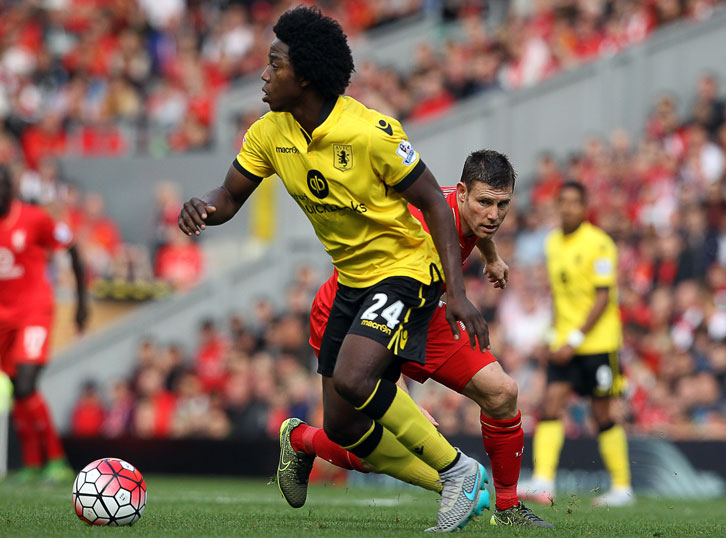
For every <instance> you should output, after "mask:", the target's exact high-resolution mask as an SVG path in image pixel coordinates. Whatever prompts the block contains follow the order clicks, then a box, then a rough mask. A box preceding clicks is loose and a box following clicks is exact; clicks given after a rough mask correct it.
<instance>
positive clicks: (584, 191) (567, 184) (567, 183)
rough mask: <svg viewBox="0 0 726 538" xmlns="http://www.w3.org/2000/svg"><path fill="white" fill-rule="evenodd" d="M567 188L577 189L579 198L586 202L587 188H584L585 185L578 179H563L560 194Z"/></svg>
mask: <svg viewBox="0 0 726 538" xmlns="http://www.w3.org/2000/svg"><path fill="white" fill-rule="evenodd" d="M567 189H572V190H575V191H577V192H578V193H579V194H580V200H582V203H583V204H584V203H585V202H587V189H586V188H585V185H583V184H582V183H580V182H579V181H575V180H573V179H570V180H568V181H565V182H564V183H563V184H562V187H560V194H562V193H563V192H564V191H565V190H567Z"/></svg>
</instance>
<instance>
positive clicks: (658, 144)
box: [73, 74, 726, 439]
mask: <svg viewBox="0 0 726 538" xmlns="http://www.w3.org/2000/svg"><path fill="white" fill-rule="evenodd" d="M725 115H726V99H724V93H723V92H722V91H720V89H719V85H718V80H717V79H716V77H715V76H713V75H711V74H704V75H703V76H702V77H701V78H700V80H699V81H698V83H697V87H696V88H695V91H694V99H693V101H692V102H688V103H679V102H677V100H676V99H675V98H674V97H672V96H670V95H663V96H661V97H660V98H658V99H657V101H656V102H655V103H654V106H653V109H652V111H650V113H649V114H648V117H647V118H646V119H645V123H644V126H643V131H642V133H641V135H640V137H639V138H638V139H635V140H634V139H631V137H630V136H628V135H627V134H626V133H625V132H622V131H616V132H614V133H612V134H611V135H610V136H609V137H608V138H598V137H593V138H591V139H589V140H587V141H586V142H585V144H584V146H583V147H582V148H581V149H580V150H579V151H577V152H574V153H572V154H570V155H567V156H557V155H553V154H545V155H542V157H541V159H540V162H539V165H538V169H537V174H536V178H534V180H533V182H532V189H531V190H530V191H529V193H528V194H529V196H527V194H525V193H521V192H519V193H518V194H517V195H516V196H515V201H516V202H517V204H516V205H517V207H515V208H513V209H512V210H511V211H510V214H509V216H508V217H507V219H506V221H505V222H504V224H503V226H502V227H501V229H500V231H499V232H498V234H497V236H496V241H497V245H498V248H499V252H500V254H501V255H502V257H503V258H504V259H505V260H507V261H508V263H509V265H510V269H511V279H510V284H509V285H508V286H507V288H506V289H505V290H503V291H502V290H496V289H494V288H493V287H492V286H491V285H490V284H489V283H488V282H487V281H486V280H485V279H483V278H482V276H481V270H482V266H481V263H480V262H479V261H478V259H476V257H474V258H473V259H470V260H469V262H468V264H467V267H466V269H465V274H466V279H467V289H468V294H469V296H470V298H472V300H474V301H475V303H476V304H477V305H478V306H479V307H480V309H481V311H482V312H483V313H484V316H485V318H486V319H487V320H488V321H489V328H490V334H491V339H492V349H493V351H494V353H495V354H496V355H497V356H498V357H499V359H500V361H501V363H502V365H503V367H504V368H505V369H506V370H507V371H508V372H509V373H510V374H511V375H513V376H514V377H515V379H516V380H517V382H518V384H519V405H520V407H521V409H522V413H523V416H524V417H525V420H524V423H525V429H526V430H527V431H531V430H532V428H533V426H534V424H535V421H536V420H537V413H538V407H539V403H540V400H541V398H542V396H543V390H544V385H545V377H544V364H545V361H546V359H547V350H546V346H545V345H544V343H543V342H544V341H545V339H546V333H547V331H548V328H549V327H550V324H551V307H550V298H549V290H548V284H547V276H546V271H545V268H544V240H545V237H546V235H547V234H548V232H549V231H550V230H552V229H553V228H554V227H556V226H557V225H558V221H557V218H558V217H557V209H556V198H557V194H558V190H559V186H560V185H561V184H562V182H563V181H565V180H570V179H575V180H578V181H580V182H582V183H583V184H584V185H585V186H586V187H587V189H588V192H589V198H588V199H589V213H590V214H589V218H590V220H592V221H593V222H595V223H597V224H598V225H599V226H601V227H602V228H604V229H605V230H606V231H607V232H608V233H609V234H611V235H612V237H613V238H614V239H615V241H616V243H617V245H618V252H619V282H620V303H621V312H622V318H623V322H624V345H623V348H622V353H621V362H622V364H623V367H624V370H625V373H626V376H627V380H628V384H627V392H626V396H625V398H623V400H622V401H621V402H619V403H618V416H619V418H620V419H621V420H622V421H623V422H624V423H625V424H626V427H627V428H628V429H629V431H630V432H631V433H636V434H642V435H653V436H656V435H657V436H664V437H667V438H671V439H693V438H699V439H704V438H705V439H713V438H720V439H723V438H726V124H725V123H724V117H725ZM521 183H525V184H526V182H524V181H522V182H521ZM520 191H521V188H520ZM527 198H529V199H527ZM327 277H328V275H319V274H316V273H315V272H314V271H313V270H311V269H310V268H307V267H302V268H299V269H298V271H297V273H296V274H295V275H294V277H293V279H292V283H291V284H290V286H289V288H288V291H287V295H286V303H285V305H284V306H283V307H282V308H280V309H275V308H273V306H272V303H271V302H270V301H269V300H266V299H264V298H260V299H259V300H258V301H257V302H256V303H255V305H254V307H253V308H252V309H251V311H249V312H241V313H235V314H231V315H229V316H226V317H225V318H221V319H216V320H211V319H208V320H203V321H201V322H200V328H199V335H198V338H197V346H196V348H195V349H184V348H182V347H181V346H179V345H177V344H174V343H170V342H155V341H153V340H149V339H145V340H143V341H142V342H141V343H140V345H139V349H138V360H137V366H136V369H135V371H134V373H133V374H132V375H131V376H130V377H129V378H127V379H123V380H119V381H118V382H117V383H116V384H114V385H113V387H112V389H111V392H110V393H108V392H107V391H106V388H105V387H98V386H95V385H93V384H89V385H88V386H87V387H86V388H85V390H84V392H83V394H82V395H81V396H80V398H79V400H78V405H77V407H76V409H75V411H74V415H73V431H74V433H75V434H77V435H89V436H94V435H105V436H111V437H113V436H119V435H136V436H140V437H168V436H171V437H185V436H197V437H213V438H225V437H230V436H232V437H235V436H236V437H255V436H259V435H269V436H272V437H274V436H276V435H277V432H278V428H279V425H280V423H281V422H282V420H284V419H285V418H286V417H288V416H298V417H300V418H302V419H305V420H307V421H309V422H311V423H313V424H316V425H320V424H321V402H320V380H319V376H317V374H315V367H316V360H315V357H314V355H313V353H312V350H311V349H310V347H309V346H308V343H307V339H308V316H309V308H310V304H311V302H312V297H313V295H314V293H315V292H316V290H317V287H318V285H319V284H320V283H321V282H322V281H323V280H324V279H326V278H327ZM410 388H411V392H412V394H413V395H414V398H415V399H416V400H417V401H418V402H419V403H420V404H421V405H422V406H424V407H425V408H427V409H428V410H430V412H431V413H432V414H433V416H434V417H435V418H436V419H437V420H438V422H439V423H440V429H441V430H442V432H444V433H445V434H451V433H472V434H478V433H479V430H480V425H479V412H478V411H477V408H476V406H475V405H474V404H473V403H471V402H470V401H468V400H466V399H465V398H463V397H461V396H459V395H457V394H455V393H453V392H452V391H450V390H448V389H445V388H443V387H441V386H438V385H436V384H434V383H432V382H427V383H426V384H424V385H418V384H416V383H414V382H411V383H410ZM583 405H584V403H583V402H582V401H580V400H577V399H573V402H572V406H571V408H570V411H569V412H568V416H567V419H566V428H567V433H568V435H569V436H571V437H577V436H580V435H590V434H593V433H596V432H595V431H594V426H593V424H592V423H590V422H588V420H589V419H588V418H586V417H588V416H589V413H585V412H584V408H583Z"/></svg>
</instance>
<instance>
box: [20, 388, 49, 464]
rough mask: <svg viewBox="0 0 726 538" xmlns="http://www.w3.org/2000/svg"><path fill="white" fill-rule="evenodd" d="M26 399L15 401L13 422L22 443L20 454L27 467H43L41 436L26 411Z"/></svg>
mask: <svg viewBox="0 0 726 538" xmlns="http://www.w3.org/2000/svg"><path fill="white" fill-rule="evenodd" d="M24 400H25V399H24V398H23V399H20V400H15V404H14V405H13V422H14V423H15V431H16V432H17V434H18V440H19V441H20V454H21V455H22V458H23V464H24V465H25V466H26V467H40V466H41V465H43V451H42V447H41V441H40V436H39V435H38V432H36V431H35V428H34V427H33V419H32V417H31V416H30V415H28V413H27V412H26V410H25V407H26V406H25V401H24Z"/></svg>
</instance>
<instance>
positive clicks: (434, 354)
mask: <svg viewBox="0 0 726 538" xmlns="http://www.w3.org/2000/svg"><path fill="white" fill-rule="evenodd" d="M514 182H515V173H514V170H513V169H512V166H511V164H510V163H509V160H508V159H507V157H506V156H504V155H502V154H501V153H498V152H496V151H492V150H481V151H476V152H474V153H472V154H471V155H469V157H468V158H467V159H466V162H465V163H464V170H463V172H462V177H461V181H460V182H459V183H458V184H457V186H456V187H444V188H443V189H442V191H443V192H444V195H445V196H446V200H447V202H448V203H449V205H450V206H451V211H452V214H453V217H454V221H455V223H456V228H457V230H458V232H459V245H460V246H461V260H462V262H463V261H464V260H466V259H467V258H468V257H469V255H470V254H471V252H472V251H473V250H474V247H477V248H478V249H479V250H480V252H481V254H482V256H483V258H484V260H485V262H486V268H485V273H486V274H487V276H488V278H489V280H490V282H492V283H493V284H494V286H495V287H498V288H504V287H505V286H506V283H507V279H508V272H509V269H508V267H507V265H506V264H505V263H504V262H503V261H502V260H501V258H500V257H499V255H498V254H497V250H496V246H495V244H494V240H493V238H494V234H495V233H496V232H497V230H498V229H499V226H500V225H501V224H502V221H503V220H504V218H505V217H506V215H507V211H508V210H509V205H510V202H511V199H512V194H513V191H514ZM409 209H410V210H411V213H412V214H413V215H414V216H415V217H416V218H417V219H418V220H420V221H421V223H422V224H423V227H424V229H425V230H426V231H428V228H427V227H426V222H425V220H424V218H423V215H422V214H421V212H420V211H419V210H418V209H416V208H415V207H412V206H409ZM337 287H338V283H337V274H333V276H332V277H331V278H330V279H328V281H327V282H325V283H324V284H323V285H322V286H321V288H320V290H319V291H318V293H317V295H316V296H315V299H314V301H313V306H312V310H311V314H310V344H311V346H312V347H313V348H314V349H315V352H316V354H317V353H318V352H319V351H320V343H321V341H322V337H323V333H324V332H325V328H326V325H327V321H328V315H329V314H330V309H331V307H332V304H333V300H334V299H335V294H336V291H337ZM364 317H365V315H364ZM462 329H463V330H464V331H465V328H464V327H462ZM401 372H402V373H403V374H404V375H405V376H407V377H409V378H411V379H414V380H416V381H418V382H420V383H423V382H424V381H426V380H427V379H429V378H430V379H433V380H435V381H437V382H439V383H441V384H443V385H445V386H447V387H449V388H450V389H452V390H454V391H456V392H458V393H459V394H463V395H465V396H467V397H468V398H470V399H472V400H473V401H475V402H476V403H477V404H478V405H479V406H480V408H481V417H480V419H481V427H482V439H483V441H484V448H485V450H486V452H487V454H488V455H489V459H490V461H491V464H492V475H493V479H494V488H495V491H496V512H495V513H494V515H493V516H492V519H491V523H492V524H493V525H529V526H537V527H552V525H551V524H550V523H547V522H546V521H544V520H542V519H541V518H540V517H538V516H536V515H535V514H534V513H532V511H531V510H529V509H528V508H526V507H525V506H524V505H523V504H522V503H521V502H520V501H519V498H518V497H517V482H518V481H519V471H520V466H521V458H522V451H523V448H524V434H523V433H522V421H521V413H520V412H519V410H518V409H517V385H516V382H515V381H514V380H513V379H512V378H511V377H510V376H509V375H507V374H506V373H505V372H504V370H503V369H502V367H501V366H500V364H499V363H498V362H497V359H496V358H495V357H494V355H492V353H491V352H490V351H489V350H486V351H484V352H482V351H480V350H479V349H472V348H471V347H470V346H469V345H467V343H466V338H461V339H460V340H458V341H457V340H454V338H453V335H452V333H451V329H450V328H449V324H448V322H447V321H446V304H445V303H444V302H441V303H440V304H439V307H438V308H437V309H436V312H435V313H434V315H433V318H432V319H431V323H430V324H429V330H428V340H427V343H426V363H425V364H423V365H422V364H414V363H408V362H407V363H404V364H403V366H402V369H401ZM285 430H287V432H286V433H285ZM281 431H282V432H283V433H285V435H281V438H280V440H281V443H285V442H289V443H290V444H291V445H292V449H293V450H294V451H295V453H296V456H297V458H296V460H297V461H296V463H297V464H299V466H300V468H301V473H300V484H299V485H304V484H307V478H308V475H309V472H310V469H311V468H312V462H313V460H314V458H315V457H316V456H319V457H322V458H324V459H327V460H328V461H330V462H331V463H334V464H335V465H338V466H340V467H343V468H346V469H352V470H357V471H361V472H365V471H366V470H369V469H370V466H368V465H366V464H365V463H361V461H360V460H359V459H358V458H357V457H356V456H355V455H354V454H352V453H350V452H347V451H346V450H344V449H343V448H341V447H340V446H338V445H337V444H335V443H333V442H332V441H330V440H329V439H328V438H327V436H326V435H325V432H324V431H323V430H322V429H319V428H314V427H312V426H309V425H307V424H305V423H304V422H302V421H300V420H299V419H288V426H287V428H283V430H281ZM371 470H372V469H371ZM378 471H381V470H380V469H378ZM383 472H385V470H383ZM284 494H285V491H284V490H283V495H284ZM286 498H287V497H286ZM297 498H300V497H299V496H298V497H297ZM303 498H304V497H303ZM288 502H290V500H289V499H288ZM291 504H292V503H291ZM298 504H299V503H298ZM293 506H295V505H294V504H293ZM295 507H299V506H295Z"/></svg>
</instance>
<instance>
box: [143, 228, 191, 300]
mask: <svg viewBox="0 0 726 538" xmlns="http://www.w3.org/2000/svg"><path fill="white" fill-rule="evenodd" d="M169 235H170V236H171V237H170V239H171V241H170V242H169V243H167V244H166V245H163V246H162V247H161V248H159V251H158V252H157V255H156V268H155V271H154V272H155V274H156V277H157V278H159V279H161V280H164V281H166V282H169V283H171V284H172V285H173V286H174V288H176V289H178V290H182V291H186V290H189V289H190V288H192V287H193V286H194V285H195V284H196V283H197V282H199V278H200V277H201V275H202V268H203V259H202V251H201V248H200V247H199V244H197V243H195V242H194V241H193V240H192V239H191V238H190V237H187V236H186V235H184V234H183V233H181V232H180V231H179V230H178V229H177V230H174V231H173V232H172V233H170V234H169Z"/></svg>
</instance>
